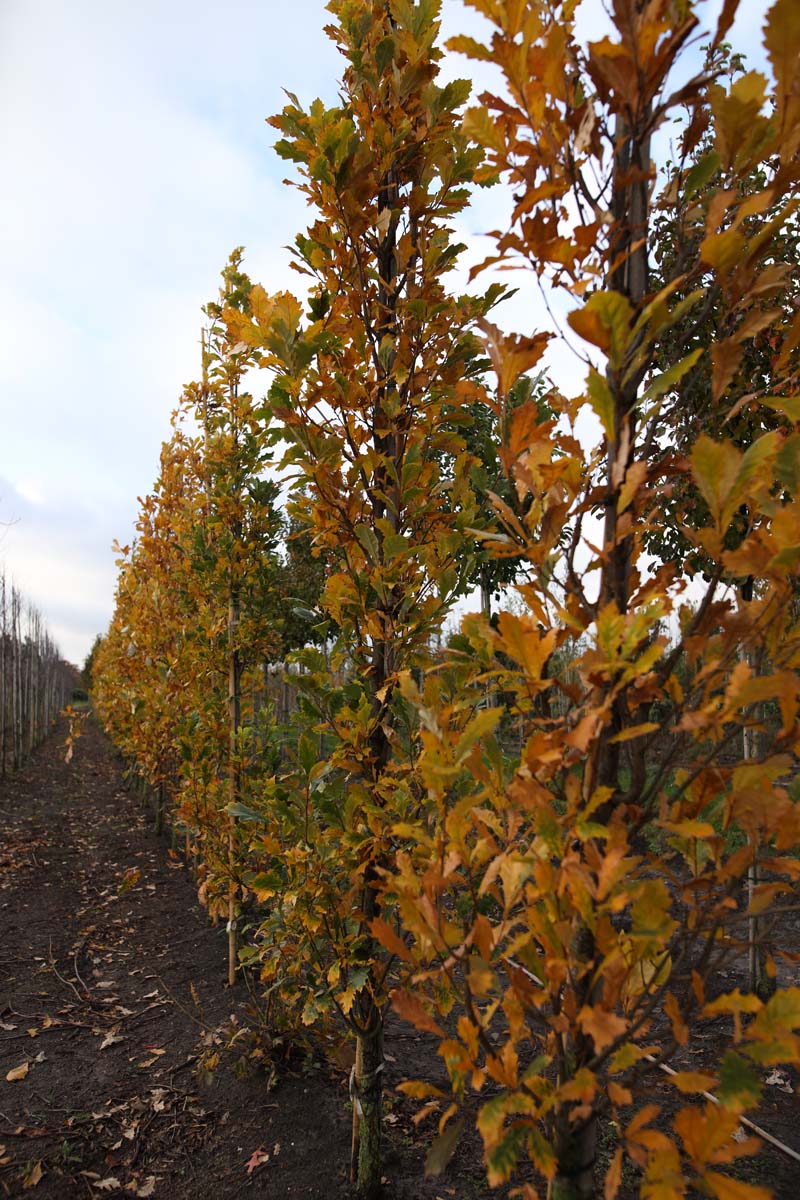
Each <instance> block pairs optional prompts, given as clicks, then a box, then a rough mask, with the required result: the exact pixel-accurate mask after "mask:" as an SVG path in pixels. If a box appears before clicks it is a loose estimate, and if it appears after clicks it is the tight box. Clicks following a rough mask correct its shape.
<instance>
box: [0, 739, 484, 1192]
mask: <svg viewBox="0 0 800 1200" xmlns="http://www.w3.org/2000/svg"><path fill="white" fill-rule="evenodd" d="M64 732H65V731H64V730H63V729H62V730H61V731H60V734H56V735H54V736H53V737H52V738H51V739H50V740H49V741H48V742H47V743H46V744H45V745H44V746H43V747H42V748H40V749H39V751H38V752H37V753H36V754H35V756H34V758H33V759H32V761H31V763H30V765H29V766H28V767H27V768H26V769H25V770H24V771H22V772H21V773H20V774H19V775H18V776H13V777H11V778H10V779H9V780H8V781H7V783H6V785H5V787H4V789H3V791H2V793H0V796H2V799H0V816H2V821H3V828H4V831H5V832H6V836H5V838H4V840H3V844H2V849H0V1079H2V1080H3V1082H2V1084H1V1085H0V1094H2V1103H0V1195H3V1196H22V1195H28V1194H29V1193H30V1194H31V1195H35V1196H36V1197H37V1200H38V1198H39V1197H41V1198H45V1197H47V1198H50V1200H71V1198H72V1197H91V1196H96V1197H100V1196H112V1197H113V1196H120V1197H122V1196H140V1197H148V1196H152V1197H155V1198H156V1200H157V1198H158V1197H166V1196H169V1197H170V1198H171V1200H190V1198H191V1200H212V1198H213V1200H224V1198H226V1197H235V1196H269V1197H282V1196H292V1197H297V1198H300V1197H307V1198H308V1200H312V1198H318V1200H328V1198H329V1197H330V1198H333V1197H337V1196H347V1195H349V1194H350V1191H349V1187H348V1185H347V1184H346V1178H347V1172H348V1167H349V1152H350V1111H349V1109H350V1105H349V1099H348V1089H347V1076H348V1071H347V1069H346V1068H347V1064H346V1062H341V1061H340V1062H338V1063H337V1062H336V1061H335V1060H333V1059H331V1058H327V1057H326V1056H325V1054H324V1053H323V1052H322V1049H321V1048H319V1047H317V1048H316V1049H312V1048H309V1050H308V1052H307V1053H304V1054H300V1053H294V1054H292V1055H291V1056H290V1057H289V1058H287V1056H286V1054H285V1053H282V1052H281V1048H280V1047H279V1046H277V1047H272V1048H271V1047H270V1046H269V1036H270V1031H269V1030H268V1029H261V1030H260V1034H261V1037H262V1038H263V1039H264V1042H263V1055H264V1060H263V1065H262V1066H259V1065H258V1057H259V1053H261V1051H260V1050H259V1048H258V1046H254V1044H253V1043H252V1042H249V1043H248V1053H249V1055H253V1054H254V1055H255V1058H254V1061H252V1062H247V1063H244V1062H243V1061H242V1060H243V1058H244V1055H243V1054H242V1052H236V1051H235V1050H233V1051H230V1052H228V1053H223V1056H222V1061H221V1062H220V1064H219V1066H218V1067H217V1069H216V1070H215V1071H214V1072H213V1074H206V1075H203V1073H202V1065H203V1064H202V1062H201V1060H202V1057H203V1055H204V1054H205V1055H206V1056H207V1055H208V1054H209V1053H213V1050H214V1043H215V1040H216V1039H219V1040H221V1039H222V1030H223V1028H224V1027H229V1026H230V1025H231V1022H232V1020H236V1021H238V1022H239V1024H240V1026H242V1027H243V1028H244V1027H247V1028H253V1027H257V1026H258V1024H259V1018H258V1013H257V1011H256V1010H255V1009H254V1007H253V1002H252V999H251V996H250V994H249V992H248V989H247V987H246V985H245V983H243V982H242V983H237V986H236V988H235V989H234V990H233V991H231V990H230V989H229V988H228V987H227V982H226V977H225V970H224V962H225V952H224V938H225V932H224V926H219V927H217V928H216V929H215V928H212V926H211V925H210V924H209V922H208V919H207V915H206V913H205V911H204V909H203V908H201V907H200V905H199V904H198V903H197V898H196V889H195V887H194V885H193V882H192V879H191V876H190V873H189V872H188V871H187V870H186V869H185V867H184V865H183V862H182V860H181V859H179V858H178V857H177V856H176V855H175V854H174V852H173V851H171V849H170V845H169V837H168V836H167V837H161V838H159V837H157V836H156V835H155V834H154V833H153V832H152V814H151V813H150V811H149V810H146V809H145V808H144V807H143V806H142V805H141V803H140V802H139V801H138V800H136V799H134V798H133V797H132V796H131V795H130V793H129V792H128V791H126V789H125V786H124V780H123V775H122V771H121V768H120V765H119V760H118V757H117V755H116V754H115V753H114V751H113V748H112V747H111V746H110V744H109V743H108V741H107V740H106V739H105V737H104V736H103V735H102V733H101V732H100V731H99V730H98V729H97V727H96V726H95V725H94V724H89V725H88V726H87V728H86V732H85V734H84V735H83V736H82V737H81V738H80V741H79V742H78V744H77V746H76V748H75V755H74V759H73V761H72V762H71V763H69V764H66V763H65V762H64ZM134 881H135V882H134ZM386 1062H387V1076H388V1084H389V1087H388V1095H387V1105H386V1111H387V1136H388V1141H389V1145H388V1147H387V1154H386V1161H385V1173H386V1178H387V1180H388V1181H389V1183H388V1190H387V1194H388V1195H389V1196H393V1197H398V1200H399V1198H400V1197H406V1198H408V1200H411V1198H412V1197H420V1198H422V1197H431V1198H432V1197H435V1196H442V1197H443V1198H446V1200H449V1198H450V1197H453V1196H455V1195H458V1196H460V1197H464V1198H468V1197H475V1198H477V1197H481V1196H485V1195H488V1194H489V1191H488V1188H487V1187H486V1185H485V1183H484V1182H483V1171H482V1168H481V1166H480V1154H479V1150H478V1147H477V1139H476V1138H473V1139H472V1140H469V1141H467V1142H466V1143H465V1145H464V1146H463V1147H462V1148H461V1151H460V1152H459V1155H458V1156H457V1158H456V1160H455V1161H454V1163H453V1164H452V1167H451V1169H450V1171H449V1172H448V1175H447V1177H446V1178H445V1179H444V1180H440V1181H436V1180H426V1179H425V1178H424V1175H423V1164H424V1154H425V1149H426V1141H427V1140H428V1135H427V1130H426V1129H425V1127H423V1128H422V1129H420V1130H419V1131H418V1132H417V1131H416V1130H415V1128H414V1125H413V1123H412V1121H411V1116H412V1114H413V1111H414V1107H415V1106H414V1104H413V1102H410V1101H406V1100H405V1099H403V1098H402V1097H401V1096H400V1095H399V1094H397V1093H393V1092H392V1090H391V1089H392V1085H393V1084H394V1083H397V1082H398V1081H399V1080H400V1079H401V1078H402V1077H403V1076H404V1074H407V1073H409V1072H411V1073H412V1074H413V1073H418V1072H420V1071H425V1072H433V1073H442V1072H441V1067H438V1064H437V1061H436V1059H435V1056H433V1054H432V1053H431V1050H430V1049H429V1047H428V1046H427V1045H426V1041H425V1035H420V1034H418V1033H417V1032H416V1031H415V1030H414V1029H412V1028H411V1027H410V1026H401V1024H400V1022H398V1021H395V1022H390V1025H389V1029H388V1032H387V1042H386ZM237 1064H238V1069H237ZM437 1067H438V1072H437ZM20 1068H22V1070H21V1071H20ZM26 1068H27V1069H26ZM10 1072H14V1073H15V1074H18V1075H20V1076H21V1077H19V1078H16V1079H12V1080H8V1074H9V1073H10Z"/></svg>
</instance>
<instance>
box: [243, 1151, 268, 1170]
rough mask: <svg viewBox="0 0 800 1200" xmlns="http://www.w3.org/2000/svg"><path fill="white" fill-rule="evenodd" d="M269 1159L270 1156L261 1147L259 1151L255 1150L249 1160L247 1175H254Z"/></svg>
mask: <svg viewBox="0 0 800 1200" xmlns="http://www.w3.org/2000/svg"><path fill="white" fill-rule="evenodd" d="M268 1159H269V1154H268V1152H267V1151H266V1150H264V1149H262V1148H261V1147H259V1148H258V1150H254V1151H253V1153H252V1154H251V1155H250V1157H249V1159H248V1160H247V1174H248V1175H252V1174H253V1171H255V1170H257V1168H258V1167H261V1166H263V1165H264V1163H265V1162H267V1160H268Z"/></svg>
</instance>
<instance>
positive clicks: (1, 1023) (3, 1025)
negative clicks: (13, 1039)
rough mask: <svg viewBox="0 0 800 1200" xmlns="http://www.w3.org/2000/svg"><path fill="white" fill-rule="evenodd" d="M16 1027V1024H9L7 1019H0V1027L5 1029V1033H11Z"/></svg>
mask: <svg viewBox="0 0 800 1200" xmlns="http://www.w3.org/2000/svg"><path fill="white" fill-rule="evenodd" d="M16 1028H17V1027H16V1025H9V1024H8V1022H7V1021H0V1029H5V1030H6V1032H7V1033H11V1031H12V1030H13V1029H16Z"/></svg>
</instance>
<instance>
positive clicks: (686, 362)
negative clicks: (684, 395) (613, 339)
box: [644, 346, 704, 400]
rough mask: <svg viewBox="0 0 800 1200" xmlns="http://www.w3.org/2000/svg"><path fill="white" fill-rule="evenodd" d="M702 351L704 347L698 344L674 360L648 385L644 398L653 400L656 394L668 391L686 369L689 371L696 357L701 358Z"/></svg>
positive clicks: (661, 394)
mask: <svg viewBox="0 0 800 1200" xmlns="http://www.w3.org/2000/svg"><path fill="white" fill-rule="evenodd" d="M703 353H704V348H703V347H702V346H699V347H698V348H697V349H696V350H692V352H691V353H690V354H687V355H686V357H685V358H682V359H681V360H680V362H676V363H675V364H674V366H671V367H670V368H669V370H668V371H664V373H663V374H662V375H659V376H657V377H656V378H655V379H654V380H653V382H652V383H651V384H650V386H649V387H648V389H647V391H646V392H645V394H644V398H645V400H655V399H656V398H657V397H658V396H663V395H664V393H665V392H669V391H671V390H672V388H673V387H674V386H675V384H676V383H678V382H679V381H680V380H681V379H683V377H684V375H685V374H686V373H687V371H691V369H692V367H693V366H694V364H695V363H696V362H697V360H698V358H701V357H702V355H703Z"/></svg>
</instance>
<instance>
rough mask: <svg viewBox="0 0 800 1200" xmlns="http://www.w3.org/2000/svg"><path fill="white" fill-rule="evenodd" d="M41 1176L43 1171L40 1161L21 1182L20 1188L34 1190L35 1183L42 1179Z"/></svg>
mask: <svg viewBox="0 0 800 1200" xmlns="http://www.w3.org/2000/svg"><path fill="white" fill-rule="evenodd" d="M42 1175H44V1170H43V1168H42V1163H41V1160H40V1161H39V1162H37V1163H34V1164H33V1166H32V1167H31V1169H30V1171H29V1172H28V1174H27V1175H26V1176H25V1178H24V1180H23V1181H22V1186H23V1187H24V1188H26V1189H28V1188H35V1187H36V1185H37V1183H39V1181H40V1179H41V1178H42Z"/></svg>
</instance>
